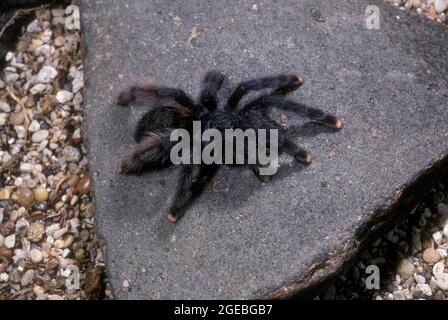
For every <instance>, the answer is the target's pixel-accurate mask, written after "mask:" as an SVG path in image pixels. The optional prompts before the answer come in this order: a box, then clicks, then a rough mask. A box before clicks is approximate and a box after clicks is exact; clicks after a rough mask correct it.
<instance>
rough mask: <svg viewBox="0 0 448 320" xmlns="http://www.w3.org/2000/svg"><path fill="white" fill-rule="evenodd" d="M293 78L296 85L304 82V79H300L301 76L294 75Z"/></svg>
mask: <svg viewBox="0 0 448 320" xmlns="http://www.w3.org/2000/svg"><path fill="white" fill-rule="evenodd" d="M294 78H295V80H296V81H297V82H298V83H300V84H303V83H304V82H305V79H303V77H302V76H299V75H298V74H296V75H295V76H294Z"/></svg>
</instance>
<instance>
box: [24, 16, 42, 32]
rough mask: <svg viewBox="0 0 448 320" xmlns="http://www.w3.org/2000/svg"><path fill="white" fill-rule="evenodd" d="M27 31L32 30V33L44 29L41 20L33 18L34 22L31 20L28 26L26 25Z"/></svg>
mask: <svg viewBox="0 0 448 320" xmlns="http://www.w3.org/2000/svg"><path fill="white" fill-rule="evenodd" d="M26 31H27V32H30V33H37V32H41V31H42V29H41V27H40V26H39V21H37V19H35V20H33V22H31V23H30V24H29V25H28V26H27V27H26Z"/></svg>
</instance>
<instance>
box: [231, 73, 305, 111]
mask: <svg viewBox="0 0 448 320" xmlns="http://www.w3.org/2000/svg"><path fill="white" fill-rule="evenodd" d="M303 82H304V80H303V78H302V77H300V76H298V75H284V74H282V75H278V76H274V77H265V78H259V79H252V80H248V81H244V82H241V83H240V84H239V85H238V86H237V87H236V89H235V90H234V91H233V93H232V94H231V95H230V98H229V100H227V105H226V107H225V109H226V110H234V109H235V108H236V107H237V106H238V103H239V102H240V101H241V99H242V98H243V97H244V96H245V95H246V94H248V93H249V92H250V91H254V90H263V89H268V88H273V89H274V91H273V92H272V93H271V94H274V95H278V94H287V93H289V92H291V91H294V90H297V89H298V88H299V87H300V86H301V85H302V84H303Z"/></svg>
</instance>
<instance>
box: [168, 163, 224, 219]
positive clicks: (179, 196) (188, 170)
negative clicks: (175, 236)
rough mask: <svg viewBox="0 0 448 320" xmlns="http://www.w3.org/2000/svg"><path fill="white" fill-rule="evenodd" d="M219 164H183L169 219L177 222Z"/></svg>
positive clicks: (212, 175)
mask: <svg viewBox="0 0 448 320" xmlns="http://www.w3.org/2000/svg"><path fill="white" fill-rule="evenodd" d="M218 168H219V166H218V165H213V164H212V165H205V164H200V165H193V164H192V165H183V166H182V167H181V172H180V177H179V183H178V187H177V190H176V193H175V196H174V198H173V200H172V202H171V205H170V209H169V213H168V217H167V218H168V221H170V222H173V223H174V222H176V221H177V220H179V219H180V217H181V216H182V214H183V213H184V211H185V209H186V208H187V207H188V205H189V204H190V203H191V201H192V200H193V198H195V197H197V196H199V195H200V194H201V193H202V191H203V190H204V187H205V185H206V184H207V182H208V181H210V180H211V179H212V178H213V177H214V176H215V174H216V172H217V171H218Z"/></svg>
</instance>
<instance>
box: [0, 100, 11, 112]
mask: <svg viewBox="0 0 448 320" xmlns="http://www.w3.org/2000/svg"><path fill="white" fill-rule="evenodd" d="M0 111H2V112H6V113H8V112H11V106H10V105H9V104H8V103H7V102H4V101H0Z"/></svg>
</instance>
